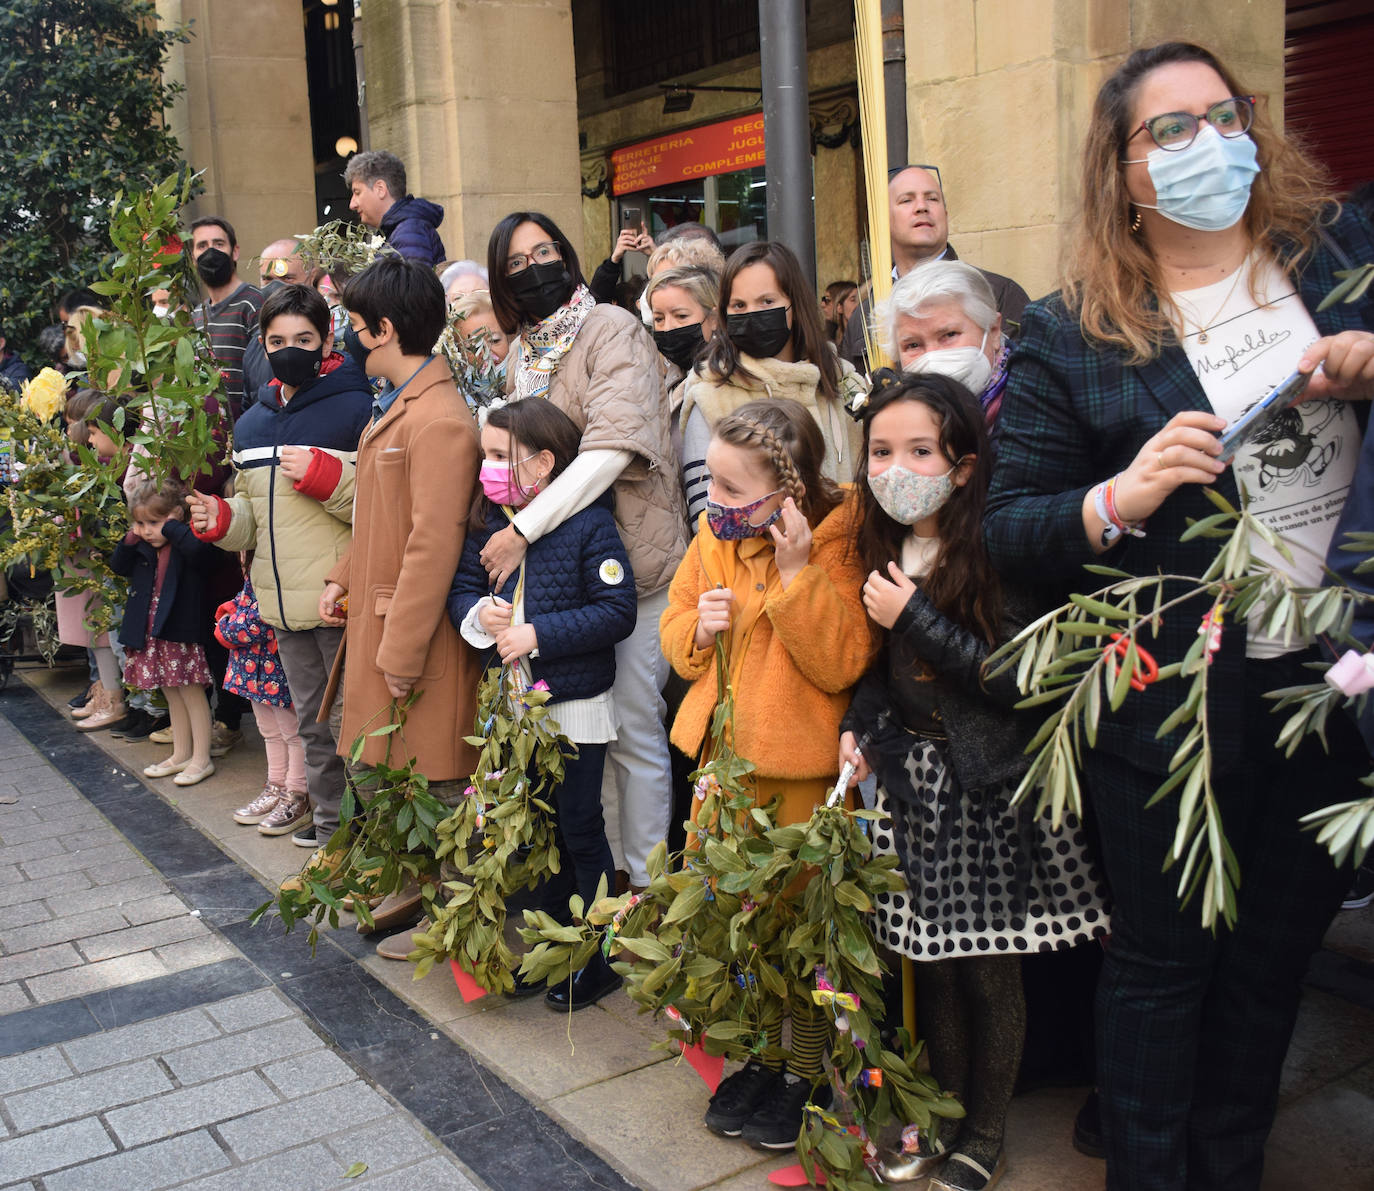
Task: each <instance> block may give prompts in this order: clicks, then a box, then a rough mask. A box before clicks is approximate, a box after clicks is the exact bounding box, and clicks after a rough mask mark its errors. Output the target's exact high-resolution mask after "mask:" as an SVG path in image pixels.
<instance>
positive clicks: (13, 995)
mask: <svg viewBox="0 0 1374 1191" xmlns="http://www.w3.org/2000/svg"><path fill="white" fill-rule="evenodd" d="M32 1004H33V1002H32V1001H31V1000H29V998H28V994H27V993H25V992H24V986H23V985H22V984H18V983H16V984H0V1014H4V1013H14V1012H16V1011H17V1010H20V1009H27V1008H28V1007H29V1006H30V1005H32Z"/></svg>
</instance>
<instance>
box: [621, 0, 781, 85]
mask: <svg viewBox="0 0 1374 1191" xmlns="http://www.w3.org/2000/svg"><path fill="white" fill-rule="evenodd" d="M605 14H606V26H607V30H606V31H607V37H606V46H607V50H608V55H609V58H610V61H609V62H608V64H607V66H608V69H607V72H606V80H607V82H606V93H607V94H608V95H622V94H624V93H625V92H627V91H638V90H640V89H641V88H643V87H653V86H656V85H657V84H659V83H665V82H671V81H672V80H674V79H677V78H679V77H680V76H682V75H684V74H690V73H691V72H692V71H697V70H705V69H707V68H708V67H711V66H716V65H718V64H719V63H722V62H729V61H731V60H732V59H735V58H743V57H746V56H748V55H751V54H757V53H758V52H759V6H758V0H702V2H700V3H693V4H645V3H644V2H643V0H606V7H605Z"/></svg>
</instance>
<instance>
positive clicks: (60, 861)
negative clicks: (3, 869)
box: [19, 823, 142, 885]
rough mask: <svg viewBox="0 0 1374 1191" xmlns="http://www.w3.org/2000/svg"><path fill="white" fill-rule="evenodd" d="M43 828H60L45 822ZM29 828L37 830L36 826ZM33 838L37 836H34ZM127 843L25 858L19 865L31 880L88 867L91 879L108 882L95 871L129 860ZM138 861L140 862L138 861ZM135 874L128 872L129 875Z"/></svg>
mask: <svg viewBox="0 0 1374 1191" xmlns="http://www.w3.org/2000/svg"><path fill="white" fill-rule="evenodd" d="M43 827H44V829H47V828H51V829H53V830H57V831H60V830H62V828H61V826H60V824H57V823H45V824H44V825H43ZM29 830H34V831H37V830H39V829H38V828H30V829H29ZM34 838H35V839H37V838H38V837H37V836H35V837H34ZM130 855H131V853H130V851H129V845H128V844H125V843H117V844H107V845H106V846H105V847H103V848H83V849H82V850H81V851H80V852H63V853H62V855H60V856H45V857H43V859H41V860H25V861H23V862H22V863H21V864H20V865H19V867H20V868H22V869H23V870H24V873H25V875H26V876H28V877H29V878H30V879H32V880H37V879H38V878H39V877H51V876H53V875H54V874H56V873H72V872H78V871H80V870H81V869H88V870H89V871H90V872H91V874H92V879H93V880H95V881H96V882H98V883H99V884H102V885H105V884H109V882H107V881H101V880H100V878H99V877H98V876H95V873H96V872H98V871H105V870H107V869H109V868H112V867H114V866H115V865H117V864H127V863H128V862H129V856H130ZM138 863H140V864H141V863H142V862H141V861H139V862H138ZM135 875H136V874H134V873H130V874H129V876H135ZM123 879H124V877H123V876H120V877H117V878H116V880H123Z"/></svg>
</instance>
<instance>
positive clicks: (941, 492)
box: [868, 463, 957, 525]
mask: <svg viewBox="0 0 1374 1191" xmlns="http://www.w3.org/2000/svg"><path fill="white" fill-rule="evenodd" d="M956 466H957V465H956ZM953 475H954V467H951V468H950V469H949V471H947V472H945V473H944V474H943V475H938V476H927V475H922V474H921V473H920V472H917V471H912V470H911V469H910V468H907V467H903V466H902V465H901V464H900V463H894V464H893V465H892V466H891V467H889V468H888V469H887V470H886V471H880V472H879V473H878V474H877V475H870V476H869V477H868V487H869V490H870V491H871V492H872V493H873V499H874V500H876V501H877V502H878V505H879V507H880V508H881V509H882V510H883V512H884V513H886V514H887V515H888V516H889V517H891V518H892V520H894V521H896V522H898V523H899V524H901V525H915V524H916V523H917V522H918V521H924V520H925V519H926V518H927V517H929V516H930V515H931V514H932V513H938V512H939V511H940V509H941V508H942V507H943V506H944V504H945V502H946V501H947V500H949V498H950V496H951V495H952V494H953V492H954V481H953V480H952V479H951V478H950V477H951V476H953Z"/></svg>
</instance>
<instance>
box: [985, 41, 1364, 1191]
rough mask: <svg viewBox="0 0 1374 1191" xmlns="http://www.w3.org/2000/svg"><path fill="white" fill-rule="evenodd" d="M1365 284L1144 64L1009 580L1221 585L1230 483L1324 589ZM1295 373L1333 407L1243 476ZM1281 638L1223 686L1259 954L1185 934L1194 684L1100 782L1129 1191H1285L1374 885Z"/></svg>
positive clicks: (1349, 244)
mask: <svg viewBox="0 0 1374 1191" xmlns="http://www.w3.org/2000/svg"><path fill="white" fill-rule="evenodd" d="M1367 261H1374V229H1371V227H1370V225H1369V224H1368V223H1367V222H1366V221H1365V219H1364V218H1363V217H1362V216H1360V215H1359V214H1357V213H1356V212H1354V211H1352V210H1350V209H1345V210H1342V209H1341V208H1340V207H1339V206H1338V205H1337V204H1335V203H1334V202H1332V201H1331V199H1330V192H1329V190H1328V188H1327V185H1326V183H1325V178H1324V175H1323V173H1322V170H1321V169H1320V167H1319V166H1318V165H1317V164H1316V163H1315V162H1313V161H1312V160H1311V159H1310V158H1309V157H1308V156H1307V155H1306V154H1305V153H1304V152H1303V150H1302V149H1301V148H1300V147H1299V146H1298V145H1297V144H1295V143H1294V142H1293V141H1291V140H1288V139H1286V138H1285V137H1284V136H1282V135H1281V134H1280V133H1278V132H1277V131H1276V130H1275V129H1274V127H1273V125H1272V124H1271V123H1270V121H1269V120H1268V118H1267V114H1266V112H1265V108H1264V105H1263V103H1261V102H1258V101H1257V100H1256V99H1255V98H1254V97H1253V96H1251V95H1249V94H1248V93H1247V92H1246V91H1245V89H1244V88H1243V87H1242V86H1241V85H1240V84H1239V82H1238V81H1237V80H1236V79H1235V77H1234V76H1233V75H1232V74H1231V72H1230V71H1229V70H1228V69H1227V68H1226V67H1225V66H1224V65H1223V64H1222V63H1221V62H1220V61H1218V60H1217V58H1216V57H1215V56H1214V55H1212V54H1211V53H1209V52H1208V51H1207V50H1204V49H1202V48H1200V47H1198V46H1195V45H1188V44H1183V43H1168V44H1165V45H1159V46H1155V47H1153V48H1151V49H1145V50H1140V51H1137V52H1136V53H1134V54H1132V55H1131V56H1130V57H1129V58H1128V59H1127V60H1126V61H1125V63H1124V64H1122V66H1120V67H1119V68H1118V69H1117V71H1116V72H1115V73H1114V74H1113V75H1112V76H1111V77H1110V78H1109V79H1108V80H1107V81H1106V83H1104V84H1103V86H1102V89H1101V91H1100V92H1099V93H1098V97H1097V101H1096V106H1095V108H1094V112H1093V117H1092V122H1091V125H1090V127H1089V131H1088V137H1087V145H1086V148H1085V164H1084V171H1083V210H1082V214H1081V216H1080V218H1079V221H1078V225H1077V228H1076V232H1075V239H1074V250H1073V252H1072V254H1071V257H1070V262H1069V265H1068V268H1067V272H1066V275H1065V277H1064V282H1063V288H1062V290H1060V291H1059V292H1058V293H1056V294H1053V295H1051V296H1050V297H1049V298H1046V299H1044V300H1042V301H1040V302H1036V303H1034V304H1033V305H1032V306H1031V307H1030V308H1029V309H1028V310H1027V312H1026V315H1025V318H1024V319H1023V321H1022V335H1021V339H1020V343H1019V347H1018V350H1017V353H1016V355H1015V357H1014V359H1013V361H1012V364H1011V369H1010V374H1009V377H1008V382H1007V389H1006V396H1005V399H1004V401H1003V405H1002V413H1001V419H1000V426H1001V442H1000V449H999V456H998V465H997V468H996V470H995V473H994V476H993V483H992V490H991V494H990V496H989V501H988V510H987V514H986V518H985V529H986V535H987V542H988V548H989V550H990V551H991V553H992V557H993V562H994V564H995V565H996V566H997V567H998V569H999V570H1001V571H1002V572H1003V574H1004V575H1005V576H1006V577H1007V578H1009V579H1021V580H1029V581H1034V582H1039V583H1042V584H1043V583H1053V584H1056V585H1057V586H1058V588H1059V589H1060V591H1061V592H1063V591H1068V590H1079V591H1082V590H1089V589H1091V588H1092V587H1095V586H1097V585H1098V584H1099V583H1100V582H1101V580H1100V579H1098V578H1095V577H1093V576H1091V575H1088V574H1085V573H1084V571H1083V569H1082V568H1083V566H1084V565H1085V564H1088V563H1101V564H1105V565H1109V566H1111V567H1114V568H1117V569H1119V570H1122V571H1125V572H1128V573H1130V574H1134V575H1154V574H1156V573H1160V572H1162V573H1164V574H1176V575H1191V576H1200V575H1202V574H1203V572H1204V571H1205V570H1206V568H1207V567H1208V565H1209V564H1210V563H1211V562H1212V560H1213V559H1214V557H1215V556H1216V553H1217V549H1218V543H1217V541H1216V540H1213V539H1208V538H1205V537H1195V538H1192V539H1191V540H1189V541H1186V542H1185V541H1182V540H1181V538H1182V535H1183V534H1184V532H1185V531H1186V530H1187V529H1188V526H1189V524H1190V523H1191V522H1193V521H1196V520H1199V519H1201V518H1203V517H1206V516H1208V515H1210V514H1212V513H1214V512H1215V511H1216V510H1215V507H1214V506H1213V505H1212V504H1211V503H1210V502H1209V501H1208V500H1207V499H1206V493H1205V491H1204V486H1210V487H1211V488H1212V489H1213V490H1214V491H1216V492H1218V493H1220V494H1221V495H1222V496H1224V497H1225V498H1226V499H1227V500H1229V501H1230V502H1232V504H1237V503H1238V502H1239V501H1240V500H1241V493H1242V491H1244V493H1245V494H1246V497H1247V499H1248V500H1249V502H1250V507H1251V509H1252V510H1253V511H1254V512H1255V513H1256V514H1257V515H1258V516H1259V517H1260V518H1261V519H1262V520H1263V521H1265V522H1267V523H1268V524H1269V525H1270V526H1271V527H1272V528H1273V529H1274V530H1276V531H1278V532H1280V533H1282V534H1283V535H1284V536H1285V538H1287V540H1288V542H1289V543H1290V545H1291V558H1285V557H1283V556H1281V555H1279V554H1278V553H1277V552H1275V551H1272V550H1270V549H1269V548H1268V547H1264V546H1261V547H1260V548H1259V550H1258V551H1257V553H1259V554H1260V555H1261V556H1262V557H1263V558H1265V559H1266V560H1267V561H1269V562H1271V563H1273V564H1274V565H1276V566H1278V567H1279V568H1281V569H1282V570H1283V571H1285V572H1286V573H1287V574H1288V575H1289V577H1291V579H1292V580H1294V581H1295V582H1297V583H1300V584H1302V585H1305V586H1314V587H1315V586H1318V585H1319V584H1320V583H1321V581H1322V569H1321V561H1322V557H1323V555H1324V553H1325V550H1326V547H1327V544H1328V541H1329V539H1330V537H1331V533H1332V527H1333V525H1334V520H1335V518H1336V517H1337V515H1338V514H1339V512H1340V509H1341V505H1342V502H1343V500H1344V498H1345V493H1346V490H1347V489H1348V487H1349V485H1350V482H1351V476H1352V472H1353V468H1354V465H1355V459H1356V455H1357V453H1358V450H1359V444H1360V437H1359V426H1358V422H1357V420H1356V413H1355V408H1354V405H1353V403H1354V402H1357V401H1364V400H1368V399H1369V398H1370V396H1371V394H1374V334H1371V333H1370V327H1371V326H1374V300H1371V299H1370V298H1368V297H1366V298H1365V299H1364V300H1363V301H1362V302H1359V303H1356V304H1354V305H1342V304H1337V305H1335V306H1333V307H1332V308H1331V309H1329V310H1326V311H1318V309H1317V307H1318V305H1319V303H1320V302H1321V300H1322V298H1323V296H1324V295H1325V294H1326V293H1328V292H1329V291H1330V290H1331V288H1332V287H1333V285H1334V284H1335V280H1334V274H1335V273H1336V272H1337V271H1338V270H1341V269H1345V268H1347V267H1349V266H1350V265H1351V264H1362V263H1364V262H1367ZM1319 366H1320V369H1319V370H1318V368H1319ZM1294 369H1300V370H1302V371H1304V372H1306V373H1311V374H1312V380H1311V383H1310V384H1309V386H1308V388H1307V392H1306V395H1305V399H1304V401H1303V404H1301V405H1299V406H1297V407H1296V408H1295V409H1294V410H1292V411H1290V413H1289V415H1288V417H1289V423H1290V424H1289V425H1287V426H1286V427H1285V428H1284V429H1283V430H1282V432H1281V433H1279V434H1266V435H1261V436H1259V437H1258V438H1257V439H1255V440H1253V441H1251V442H1249V443H1247V444H1245V445H1244V446H1243V447H1242V448H1241V449H1240V451H1239V453H1238V454H1237V455H1236V458H1235V462H1234V463H1233V464H1232V465H1231V466H1229V467H1228V466H1226V465H1223V464H1222V463H1221V462H1220V461H1219V460H1218V458H1217V456H1218V454H1219V453H1220V450H1221V447H1220V443H1219V440H1218V433H1219V432H1220V431H1221V430H1222V429H1223V428H1224V427H1225V426H1226V425H1227V424H1228V423H1230V422H1233V421H1234V420H1235V419H1236V418H1237V417H1238V416H1240V414H1242V413H1243V412H1244V411H1245V410H1246V409H1247V408H1248V407H1249V406H1251V405H1252V404H1254V403H1255V402H1256V401H1258V400H1259V399H1260V398H1262V397H1263V396H1264V395H1265V394H1266V393H1268V392H1269V391H1270V390H1271V389H1272V388H1273V387H1274V386H1275V385H1277V384H1278V383H1279V382H1280V381H1282V380H1283V379H1284V378H1285V377H1286V376H1288V374H1289V373H1290V372H1292V371H1293V370H1294ZM1314 370H1317V371H1314ZM1207 611H1208V605H1207V604H1206V602H1204V603H1203V604H1202V605H1199V604H1198V603H1197V602H1194V603H1192V604H1188V605H1182V606H1178V607H1174V608H1170V609H1169V610H1168V611H1167V612H1166V613H1165V614H1164V616H1163V617H1162V623H1161V625H1160V626H1159V628H1158V631H1157V632H1156V633H1155V635H1154V636H1152V637H1151V636H1146V637H1144V638H1143V640H1142V641H1141V644H1142V645H1143V646H1145V647H1146V648H1147V649H1148V650H1149V651H1150V653H1151V654H1152V655H1153V656H1154V659H1155V660H1156V661H1157V662H1158V664H1159V665H1160V666H1161V667H1164V666H1167V665H1170V664H1173V663H1178V662H1181V661H1182V660H1183V657H1184V655H1185V653H1186V652H1187V651H1188V649H1189V647H1190V646H1192V645H1193V643H1194V642H1195V641H1197V639H1198V636H1199V629H1200V628H1201V627H1202V618H1203V615H1204V614H1205V613H1206V612H1207ZM1263 622H1264V616H1263V614H1262V613H1261V612H1259V611H1258V610H1257V611H1256V613H1255V614H1254V615H1253V616H1252V617H1251V618H1250V622H1249V623H1248V624H1247V623H1246V622H1245V621H1244V620H1243V619H1242V620H1240V621H1239V622H1238V623H1233V622H1228V623H1227V624H1226V626H1225V627H1224V629H1223V630H1222V632H1221V636H1220V643H1219V646H1218V648H1217V650H1216V652H1215V654H1214V655H1212V656H1211V660H1210V668H1209V670H1208V675H1209V680H1208V698H1207V702H1206V708H1205V715H1206V717H1207V721H1208V728H1209V732H1210V737H1211V743H1212V767H1211V774H1210V777H1211V782H1212V787H1213V792H1214V796H1215V798H1216V800H1217V803H1218V805H1219V807H1220V809H1221V813H1222V821H1223V825H1224V829H1225V832H1226V835H1227V838H1228V839H1229V841H1230V844H1231V847H1232V848H1233V849H1234V851H1235V858H1236V861H1237V864H1238V867H1239V872H1240V887H1239V891H1238V895H1237V911H1238V913H1237V919H1236V922H1235V925H1234V927H1232V928H1229V929H1228V928H1227V927H1226V926H1225V925H1224V924H1223V925H1219V926H1218V928H1217V930H1216V932H1215V933H1213V932H1211V931H1208V930H1205V929H1203V928H1202V926H1201V925H1200V916H1201V912H1200V905H1199V902H1200V901H1201V898H1202V894H1201V893H1200V892H1198V893H1197V894H1196V895H1195V896H1194V898H1193V900H1192V901H1190V902H1189V903H1188V904H1187V906H1184V907H1181V906H1180V900H1179V891H1178V888H1177V887H1178V880H1179V866H1177V865H1175V866H1172V867H1170V868H1169V869H1168V870H1167V871H1163V866H1164V863H1165V860H1166V857H1167V856H1168V854H1169V851H1170V848H1171V845H1172V841H1173V836H1174V832H1175V829H1176V827H1177V812H1178V809H1179V790H1178V789H1177V788H1175V789H1174V790H1173V791H1172V792H1171V793H1169V794H1168V795H1167V796H1166V797H1165V798H1164V799H1162V800H1161V801H1160V802H1159V803H1158V804H1156V805H1154V806H1148V805H1147V803H1148V802H1149V800H1150V799H1151V797H1152V796H1153V795H1154V793H1155V791H1156V790H1157V789H1159V787H1160V786H1161V785H1162V784H1163V783H1164V781H1165V780H1166V777H1167V775H1168V774H1169V772H1170V765H1171V760H1172V758H1173V756H1174V754H1175V751H1176V750H1177V749H1178V748H1179V746H1180V743H1181V741H1182V735H1183V734H1182V732H1181V731H1179V730H1174V731H1169V732H1164V733H1162V734H1161V732H1160V728H1161V726H1162V724H1163V722H1164V720H1165V719H1166V717H1167V716H1168V715H1169V713H1170V712H1171V711H1173V710H1174V708H1175V707H1176V706H1177V704H1178V702H1179V699H1180V691H1181V684H1180V682H1179V681H1172V682H1161V683H1159V684H1158V685H1152V686H1146V687H1145V689H1144V690H1142V691H1132V692H1131V693H1130V694H1128V696H1127V698H1126V701H1125V703H1124V705H1123V706H1122V708H1121V710H1120V711H1118V712H1116V713H1111V712H1109V711H1107V710H1105V709H1104V711H1103V714H1102V718H1101V723H1100V727H1099V730H1098V733H1097V739H1096V746H1095V747H1094V748H1092V749H1091V750H1090V751H1088V752H1087V753H1086V756H1085V763H1084V767H1083V772H1082V775H1081V776H1082V782H1083V787H1084V790H1085V795H1086V799H1087V802H1088V813H1089V816H1090V819H1091V820H1092V821H1093V823H1094V824H1095V826H1096V829H1097V831H1098V833H1099V835H1100V855H1101V858H1102V860H1103V863H1104V867H1105V869H1106V874H1107V878H1108V881H1109V883H1110V885H1111V887H1112V893H1113V899H1114V908H1113V915H1112V930H1113V936H1112V940H1111V943H1110V945H1109V946H1108V948H1107V950H1106V958H1105V963H1104V968H1103V974H1102V979H1101V983H1100V985H1099V989H1098V999H1097V1009H1098V1013H1097V1041H1098V1078H1099V1083H1100V1090H1101V1112H1102V1131H1103V1134H1104V1137H1105V1143H1106V1149H1107V1162H1108V1167H1107V1186H1108V1188H1109V1189H1111V1191H1121V1189H1124V1188H1129V1189H1131V1191H1137V1189H1140V1191H1145V1189H1149V1191H1155V1189H1158V1191H1179V1189H1180V1188H1209V1189H1210V1188H1218V1189H1220V1188H1226V1189H1227V1191H1239V1189H1242V1188H1258V1187H1259V1185H1260V1178H1261V1168H1262V1164H1263V1151H1264V1142H1265V1138H1266V1137H1267V1135H1268V1133H1269V1129H1270V1126H1271V1125H1272V1123H1273V1117H1274V1111H1275V1101H1276V1097H1277V1094H1278V1083H1279V1073H1280V1070H1281V1068H1282V1065H1283V1058H1284V1052H1285V1051H1286V1050H1287V1047H1288V1042H1289V1038H1290V1036H1291V1034H1292V1031H1293V1024H1294V1020H1295V1017H1296V1014H1297V1006H1298V995H1299V981H1300V979H1301V977H1302V974H1303V971H1304V969H1305V968H1306V965H1307V962H1308V959H1309V957H1310V956H1311V955H1312V953H1313V952H1314V951H1315V950H1316V948H1317V947H1318V946H1319V945H1320V943H1321V939H1322V934H1323V932H1324V930H1325V927H1326V925H1327V923H1328V922H1329V921H1330V920H1331V917H1332V915H1333V914H1334V912H1335V910H1336V908H1337V907H1338V906H1339V904H1340V900H1341V894H1342V891H1343V888H1344V886H1345V883H1346V881H1347V880H1348V874H1343V873H1341V872H1339V871H1338V870H1337V869H1336V867H1335V865H1334V864H1333V863H1332V861H1331V858H1330V856H1329V855H1327V854H1326V852H1325V851H1324V850H1323V849H1322V848H1320V847H1319V846H1318V845H1317V844H1316V842H1315V840H1314V839H1313V835H1312V833H1310V832H1304V831H1302V830H1300V828H1299V824H1298V819H1299V817H1300V816H1301V815H1303V814H1304V813H1306V812H1307V811H1309V810H1312V809H1314V808H1316V807H1318V806H1321V805H1325V804H1328V803H1331V802H1335V801H1339V800H1340V799H1342V798H1344V797H1355V796H1356V795H1357V793H1358V791H1359V787H1358V786H1357V785H1356V781H1357V779H1358V777H1359V776H1360V775H1361V774H1362V773H1363V772H1364V770H1365V768H1366V767H1367V765H1368V758H1367V757H1362V756H1361V753H1362V749H1361V747H1360V742H1359V739H1358V736H1357V735H1356V734H1355V732H1354V729H1353V727H1352V726H1351V725H1350V724H1349V723H1347V722H1346V721H1345V719H1344V717H1341V716H1339V715H1336V716H1332V717H1331V719H1330V721H1329V722H1328V723H1327V726H1326V735H1327V740H1328V742H1329V745H1330V751H1329V753H1328V752H1326V751H1324V750H1323V748H1322V746H1321V744H1320V743H1319V742H1318V741H1317V740H1316V739H1315V737H1311V736H1309V737H1307V738H1305V740H1304V742H1303V743H1302V744H1300V745H1299V746H1298V748H1297V750H1296V752H1295V753H1294V755H1293V756H1292V757H1291V758H1286V757H1285V756H1284V754H1283V752H1282V751H1280V750H1279V749H1276V748H1275V746H1274V742H1275V737H1276V736H1277V734H1278V730H1279V727H1280V726H1281V724H1282V722H1283V719H1282V718H1276V717H1275V716H1274V715H1273V714H1272V709H1273V703H1272V701H1268V700H1266V699H1265V698H1264V695H1265V693H1266V692H1269V691H1274V690H1277V689H1279V688H1281V687H1288V686H1294V685H1302V684H1307V683H1310V682H1311V681H1312V680H1313V674H1312V671H1310V670H1308V669H1305V667H1304V663H1306V662H1308V661H1312V660H1316V659H1317V657H1318V654H1317V651H1316V649H1315V648H1314V647H1313V645H1312V643H1311V642H1308V641H1304V640H1295V641H1285V640H1283V639H1282V638H1275V637H1274V636H1272V635H1271V634H1270V633H1269V632H1267V631H1266V625H1265V624H1264V623H1263Z"/></svg>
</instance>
